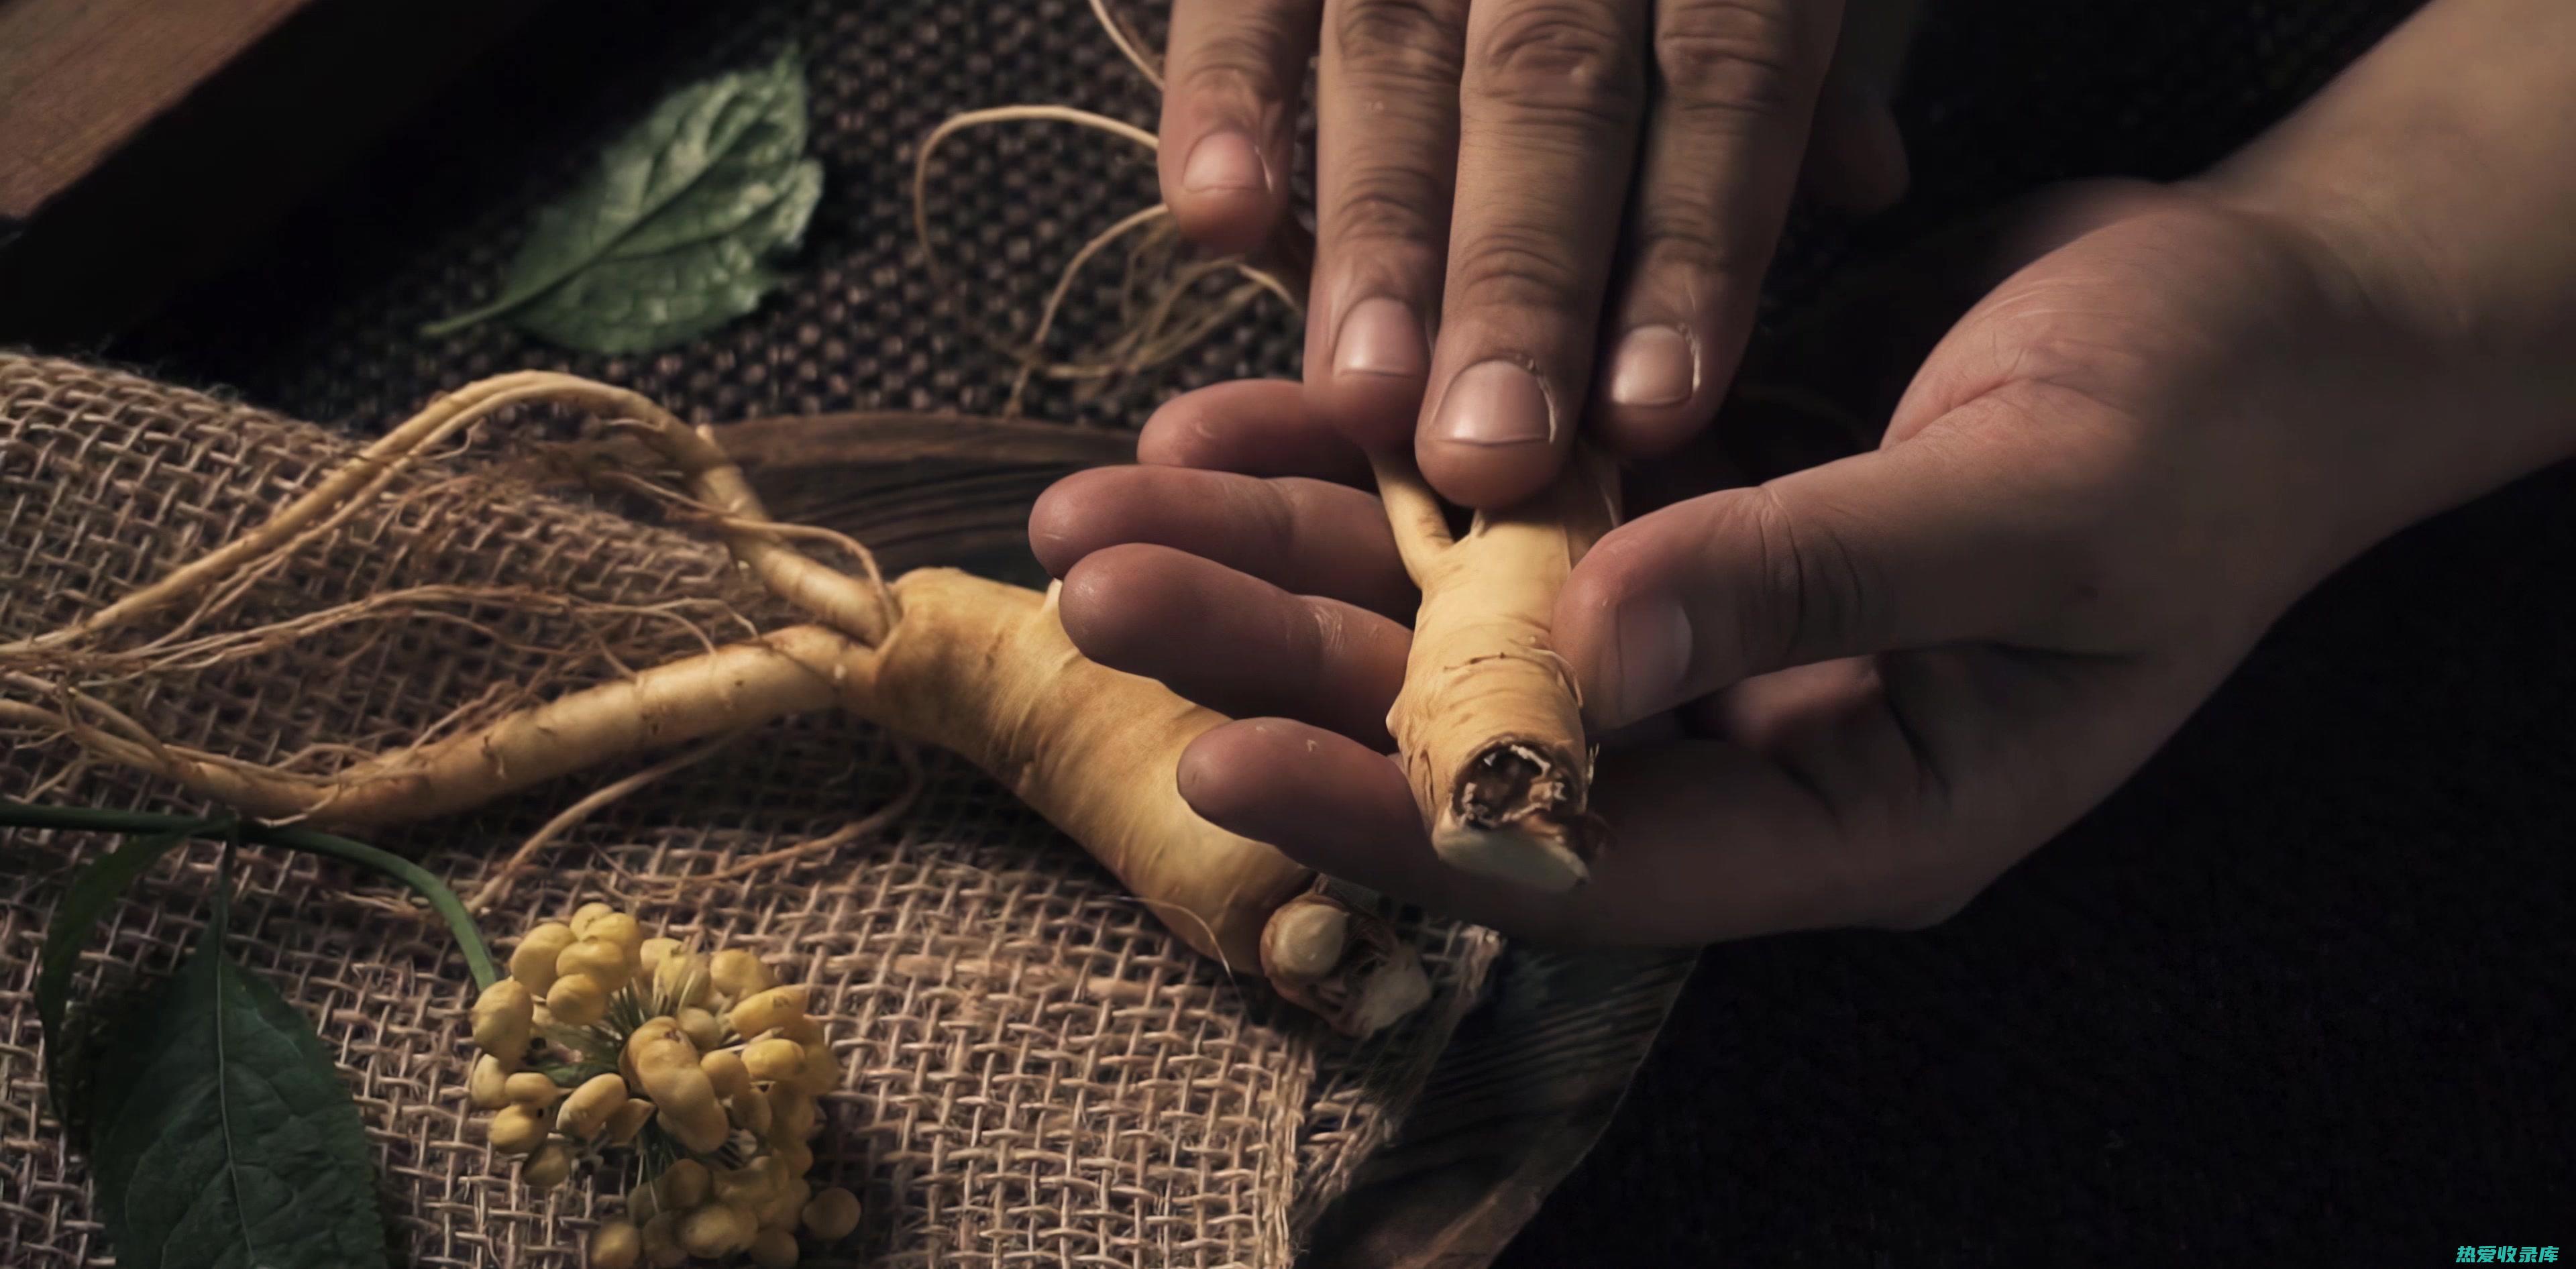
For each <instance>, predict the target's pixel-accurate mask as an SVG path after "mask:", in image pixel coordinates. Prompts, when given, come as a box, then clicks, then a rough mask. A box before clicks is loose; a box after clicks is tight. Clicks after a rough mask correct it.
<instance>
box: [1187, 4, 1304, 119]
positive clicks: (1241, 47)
mask: <svg viewBox="0 0 2576 1269" xmlns="http://www.w3.org/2000/svg"><path fill="white" fill-rule="evenodd" d="M1291 39H1292V37H1291V35H1290V33H1289V31H1288V30H1287V28H1286V27H1285V26H1284V25H1283V24H1282V21H1281V20H1280V19H1279V18H1277V17H1275V16H1266V15H1265V16H1255V17H1250V18H1247V19H1245V20H1244V21H1242V22H1240V23H1237V24H1233V25H1229V26H1227V27H1226V28H1225V29H1223V30H1219V31H1214V32H1211V33H1209V34H1207V35H1206V36H1204V37H1202V38H1201V39H1200V40H1199V42H1198V43H1197V44H1195V45H1194V46H1192V48H1191V49H1190V52H1189V56H1188V58H1187V59H1186V61H1185V64H1184V69H1182V70H1180V71H1179V74H1178V80H1179V85H1178V86H1179V87H1180V89H1181V90H1182V91H1183V92H1185V93H1188V94H1190V95H1192V96H1203V97H1215V98H1218V99H1220V100H1227V101H1237V102H1254V101H1268V100H1271V99H1274V98H1276V97H1278V96H1279V95H1280V94H1281V92H1282V91H1283V85H1281V84H1280V82H1279V67H1280V62H1281V60H1282V57H1283V54H1282V50H1283V49H1285V48H1289V47H1292V45H1291V43H1290V41H1291Z"/></svg>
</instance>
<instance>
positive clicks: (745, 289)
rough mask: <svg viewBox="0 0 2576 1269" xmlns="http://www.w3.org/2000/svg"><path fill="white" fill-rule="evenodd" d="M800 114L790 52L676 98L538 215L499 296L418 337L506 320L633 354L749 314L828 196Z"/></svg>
mask: <svg viewBox="0 0 2576 1269" xmlns="http://www.w3.org/2000/svg"><path fill="white" fill-rule="evenodd" d="M805 114H806V104H805V75H804V71H803V69H802V67H801V66H800V65H799V63H798V61H797V57H796V54H795V53H794V52H793V51H790V52H789V53H787V54H785V55H783V56H781V57H780V58H779V59H778V61H777V62H775V63H774V64H772V65H770V66H768V67H766V68H764V69H760V70H751V71H737V72H734V73H732V74H727V75H719V76H717V77H715V78H713V79H710V80H706V81H704V82H702V83H698V84H693V85H690V86H689V87H687V88H683V89H681V90H680V91H679V92H677V93H674V94H672V95H671V96H670V97H669V98H667V99H665V100H664V101H663V102H662V104H661V105H659V106H657V107H655V108H654V110H653V113H652V114H650V115H648V116H646V118H645V119H644V121H643V122H642V123H640V124H637V125H636V126H635V127H634V128H633V129H631V130H630V131H628V132H627V133H626V134H625V135H624V136H621V137H619V138H618V139H617V140H616V141H615V142H613V143H611V144H610V145H609V147H608V148H607V150H606V151H604V152H603V153H602V154H601V155H600V159H599V167H598V169H597V170H596V171H595V172H593V173H592V175H591V177H590V179H589V180H588V181H587V182H585V183H584V184H583V185H582V186H581V187H580V188H578V189H576V190H574V191H573V192H572V193H571V194H570V195H569V196H567V197H566V198H564V199H563V201H561V202H559V203H556V204H555V205H553V206H551V207H548V208H546V209H545V210H544V211H542V212H539V213H538V215H537V218H536V222H535V224H534V225H533V226H531V228H530V229H529V233H528V239H527V241H526V243H524V244H523V245H522V246H521V247H520V248H519V253H518V256H517V257H516V258H515V259H514V260H513V261H512V262H511V265H510V271H509V278H508V281H507V282H506V283H505V284H504V285H503V287H502V290H501V294H500V296H499V298H497V299H495V300H493V301H492V302H491V303H489V304H486V305H484V306H483V307H481V308H478V309H476V310H474V311H472V312H470V313H463V314H459V315H457V316H455V317H451V318H448V319H446V320H444V321H440V322H437V323H434V324H432V325H430V326H428V327H425V328H423V330H422V333H423V334H427V335H440V334H446V333H448V332H451V331H455V330H459V329H462V328H464V327H466V326H469V325H472V324H474V323H476V322H480V321H485V320H488V319H491V318H504V319H506V320H508V321H510V322H511V323H513V324H515V325H517V326H519V327H521V328H522V329H525V330H527V331H529V332H531V333H533V334H535V335H537V336H539V337H540V338H543V339H546V340H550V341H552V342H554V343H558V344H562V345H564V346H566V347H570V348H576V349H581V350H585V351H589V352H599V353H612V354H613V353H636V352H650V351H653V350H655V349H659V348H667V347H669V346H671V345H673V344H678V343H684V342H686V341H688V340H691V339H695V338H697V337H698V336H700V335H703V334H706V333H707V332H708V331H711V330H714V329H715V328H717V327H719V326H722V325H723V324H725V323H726V322H729V321H732V320H733V319H735V318H737V317H740V316H742V315H744V314H746V313H749V312H751V311H752V310H753V309H754V308H756V307H758V306H759V304H760V300H761V297H762V296H763V295H765V294H767V293H768V292H769V291H770V289H771V288H773V287H775V286H776V285H777V284H778V281H779V278H778V275H777V274H776V273H775V272H774V271H773V270H772V269H771V268H770V261H772V260H773V259H775V258H776V257H778V256H780V255H783V254H785V253H787V252H789V251H792V250H794V249H795V246H796V244H797V242H798V241H799V240H800V239H801V238H803V236H804V233H805V225H806V222H807V221H809V220H811V219H812V218H813V214H814V204H815V202H816V201H817V200H818V199H820V198H821V197H822V192H823V169H822V165H821V164H819V163H817V162H815V161H813V160H811V159H808V158H805V157H804V154H805V137H806V119H805Z"/></svg>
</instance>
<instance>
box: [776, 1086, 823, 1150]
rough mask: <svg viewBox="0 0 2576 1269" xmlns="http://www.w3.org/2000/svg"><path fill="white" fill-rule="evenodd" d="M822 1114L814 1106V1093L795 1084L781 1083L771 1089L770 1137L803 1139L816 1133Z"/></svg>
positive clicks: (782, 1139) (779, 1139) (789, 1139)
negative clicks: (815, 1129) (816, 1126)
mask: <svg viewBox="0 0 2576 1269" xmlns="http://www.w3.org/2000/svg"><path fill="white" fill-rule="evenodd" d="M820 1119H821V1116H820V1115H819V1114H818V1113H817V1112H816V1110H815V1107H814V1095H813V1094H811V1093H808V1092H806V1091H804V1090H803V1089H800V1088H796V1087H795V1086H793V1085H788V1084H779V1085H775V1086H773V1087H772V1088H771V1089H770V1090H769V1139H770V1140H771V1141H803V1140H805V1139H806V1138H808V1137H811V1136H813V1135H814V1128H815V1125H816V1124H817V1122H819V1120H820Z"/></svg>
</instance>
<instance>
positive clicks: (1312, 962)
mask: <svg viewBox="0 0 2576 1269" xmlns="http://www.w3.org/2000/svg"><path fill="white" fill-rule="evenodd" d="M1261 969H1262V973H1263V974H1265V975H1266V976H1268V978H1269V979H1270V985H1271V986H1272V987H1273V988H1274V989H1276V990H1277V991H1278V992H1279V994H1280V995H1282V996H1284V997H1286V998H1287V999H1288V1000H1289V1001H1290V1002H1292V1003H1294V1004H1298V1005H1302V1006H1304V1007H1305V1008H1307V1009H1311V1010H1313V1011H1314V1012H1315V1013H1317V1014H1319V1015H1321V1016H1322V1017H1323V1019H1324V1020H1325V1021H1326V1022H1329V1023H1331V1024H1332V1026H1333V1029H1334V1030H1336V1031H1339V1032H1341V1033H1342V1034H1344V1035H1348V1036H1355V1037H1366V1036H1369V1035H1373V1034H1375V1033H1376V1032H1379V1031H1382V1030H1384V1029H1386V1028H1387V1027H1389V1026H1392V1025H1394V1024H1395V1023H1397V1022H1399V1021H1401V1020H1403V1019H1404V1018H1405V1017H1407V1016H1408V1015H1410V1014H1411V1013H1412V1012H1413V1011H1414V1010H1416V1009H1419V1008H1421V1007H1422V1006H1423V1004H1424V1003H1425V1002H1427V1001H1429V1000H1430V999H1431V976H1430V974H1428V973H1427V972H1425V971H1424V970H1423V968H1422V957H1421V955H1420V954H1419V953H1417V952H1415V951H1414V950H1413V948H1412V947H1411V946H1410V945H1409V944H1407V943H1405V942H1404V941H1403V940H1402V939H1399V938H1397V937H1396V934H1395V931H1394V930H1393V929H1392V928H1390V927H1389V926H1388V925H1387V923H1386V921H1385V920H1384V919H1383V918H1380V917H1378V916H1376V915H1373V914H1369V913H1362V912H1355V911H1352V910H1351V909H1350V908H1349V907H1347V906H1345V905H1344V904H1343V903H1342V901H1341V900H1339V899H1337V898H1334V897H1332V896H1330V895H1325V894H1321V893H1310V894H1304V895H1300V896H1298V897H1297V898H1295V899H1292V900H1290V901H1288V902H1287V903H1286V904H1283V905H1281V907H1280V909H1279V910H1278V911H1277V912H1275V913H1273V914H1271V917H1270V924H1269V927H1268V928H1267V929H1266V930H1264V932H1263V936H1262V941H1261Z"/></svg>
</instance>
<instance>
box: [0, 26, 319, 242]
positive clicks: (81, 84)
mask: <svg viewBox="0 0 2576 1269" xmlns="http://www.w3.org/2000/svg"><path fill="white" fill-rule="evenodd" d="M308 3H310V0H161V2H160V3H112V2H103V0H6V2H5V3H0V220H8V221H16V222H19V223H21V224H23V223H25V222H27V221H30V220H33V219H35V216H36V213H37V212H39V211H42V210H43V209H44V208H45V206H46V204H48V203H51V202H53V201H54V200H55V199H57V198H59V197H61V196H62V195H63V194H64V193H66V192H68V191H69V190H70V189H71V188H72V187H73V186H75V185H78V184H79V183H80V182H81V181H82V180H83V179H85V178H87V177H88V176H89V175H90V174H91V173H93V172H95V171H97V170H98V169H99V168H100V167H101V166H102V165H104V164H105V163H106V162H107V160H108V157H109V156H110V155H113V154H115V153H116V152H117V151H118V150H119V149H121V148H123V147H124V146H125V145H126V143H128V142H130V141H132V140H133V139H134V138H135V136H136V135H137V134H139V133H141V132H142V131H143V127H144V125H145V124H148V123H150V122H152V121H153V120H154V119H156V118H159V117H160V116H161V114H162V113H163V112H164V111H167V110H168V109H170V108H171V107H172V106H175V105H177V104H179V102H180V101H181V100H183V99H184V98H186V97H187V96H188V94H190V93H192V92H194V91H196V89H197V87H198V85H200V84H203V83H205V82H206V81H207V80H209V79H212V78H213V77H214V75H215V73H216V72H217V71H220V70H222V69H223V68H224V67H225V66H227V65H229V64H230V63H231V62H232V60H233V59H234V58H236V57H239V56H241V55H242V54H243V53H244V52H246V51H248V50H249V49H250V47H251V46H252V45H254V44H257V43H258V42H259V41H260V40H261V39H263V38H265V37H267V35H268V34H269V32H271V31H273V30H275V29H276V28H277V25H278V23H280V22H283V21H285V20H286V19H287V18H288V17H289V16H291V15H292V14H294V13H295V12H296V11H297V10H299V9H302V8H304V7H305V6H306V4H308Z"/></svg>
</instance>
